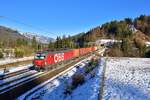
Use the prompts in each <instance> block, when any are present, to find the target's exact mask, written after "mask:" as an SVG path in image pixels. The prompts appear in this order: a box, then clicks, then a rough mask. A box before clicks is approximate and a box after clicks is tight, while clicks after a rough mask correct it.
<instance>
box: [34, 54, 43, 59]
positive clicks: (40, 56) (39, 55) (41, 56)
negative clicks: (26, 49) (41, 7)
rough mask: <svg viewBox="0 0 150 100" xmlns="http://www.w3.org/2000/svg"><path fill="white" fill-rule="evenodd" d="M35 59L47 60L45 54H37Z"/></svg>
mask: <svg viewBox="0 0 150 100" xmlns="http://www.w3.org/2000/svg"><path fill="white" fill-rule="evenodd" d="M34 59H40V60H43V59H45V54H42V53H37V54H36V55H35V57H34Z"/></svg>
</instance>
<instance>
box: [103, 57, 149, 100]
mask: <svg viewBox="0 0 150 100" xmlns="http://www.w3.org/2000/svg"><path fill="white" fill-rule="evenodd" d="M105 77H106V79H105V87H104V95H103V98H104V100H150V59H146V58H109V59H108V61H107V67H106V73H105Z"/></svg>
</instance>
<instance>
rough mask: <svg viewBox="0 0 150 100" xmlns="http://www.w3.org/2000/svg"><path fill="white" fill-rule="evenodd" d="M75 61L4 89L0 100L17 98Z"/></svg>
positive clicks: (0, 94)
mask: <svg viewBox="0 0 150 100" xmlns="http://www.w3.org/2000/svg"><path fill="white" fill-rule="evenodd" d="M89 56H91V54H90V55H86V56H84V57H82V58H78V60H83V59H85V58H87V57H89ZM76 60H77V59H76ZM76 60H75V61H76ZM75 61H72V62H71V63H69V64H67V65H65V66H63V67H59V68H56V69H53V70H51V71H48V72H44V74H41V75H39V76H36V77H35V78H32V79H28V81H25V80H24V81H22V82H21V83H18V84H16V85H12V87H9V88H6V89H5V90H3V91H2V92H0V99H1V100H4V99H5V100H14V99H16V98H17V97H18V96H20V95H21V94H23V93H25V92H27V91H29V90H30V89H32V88H33V87H35V86H37V85H39V84H41V83H42V82H44V81H46V80H48V79H50V78H52V77H54V76H56V75H57V74H59V73H61V72H63V71H64V70H66V69H68V68H69V67H70V66H73V65H74V64H76V63H77V62H75Z"/></svg>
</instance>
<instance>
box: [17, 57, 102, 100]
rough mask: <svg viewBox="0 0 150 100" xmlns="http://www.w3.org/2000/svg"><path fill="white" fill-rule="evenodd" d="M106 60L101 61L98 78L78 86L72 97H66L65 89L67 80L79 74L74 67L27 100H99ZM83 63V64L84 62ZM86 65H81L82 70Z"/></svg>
mask: <svg viewBox="0 0 150 100" xmlns="http://www.w3.org/2000/svg"><path fill="white" fill-rule="evenodd" d="M103 62H104V59H101V64H100V65H99V66H98V67H96V69H95V70H96V76H95V77H94V78H91V79H89V80H87V81H86V82H85V83H84V84H83V85H81V86H78V87H77V88H76V89H75V90H73V92H72V94H71V95H64V88H65V82H66V80H68V81H69V79H70V78H71V76H72V75H74V74H75V73H76V72H77V68H76V67H74V68H72V69H71V70H69V71H68V72H66V73H65V74H63V75H60V76H58V77H56V78H54V79H53V80H51V79H50V81H49V82H47V84H46V85H45V86H44V87H42V88H41V89H39V90H36V89H35V88H36V87H35V88H34V89H35V90H36V92H34V93H33V94H32V95H30V96H29V97H28V98H26V99H27V100H32V99H40V100H41V99H42V100H97V99H98V93H99V88H100V75H101V72H102V70H103ZM82 63H83V62H82ZM84 63H85V62H84ZM82 65H83V66H84V65H85V64H81V67H80V68H82V67H83V66H82ZM32 90H33V89H32ZM32 90H31V91H32ZM28 93H29V91H28V92H27V93H25V94H23V95H22V96H20V97H19V98H18V100H22V99H23V98H24V97H25V95H28Z"/></svg>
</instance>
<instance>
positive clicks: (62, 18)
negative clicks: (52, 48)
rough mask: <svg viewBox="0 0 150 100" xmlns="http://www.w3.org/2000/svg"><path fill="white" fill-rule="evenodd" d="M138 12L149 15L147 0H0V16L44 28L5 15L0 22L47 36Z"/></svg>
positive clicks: (86, 29)
mask: <svg viewBox="0 0 150 100" xmlns="http://www.w3.org/2000/svg"><path fill="white" fill-rule="evenodd" d="M141 14H145V15H150V1H149V0H0V16H6V17H9V18H12V19H15V20H17V21H19V22H23V23H27V24H30V25H32V26H34V27H38V28H42V29H44V31H43V30H39V29H34V28H30V27H27V26H25V25H22V24H19V23H15V22H12V21H10V20H7V19H5V18H0V25H5V26H8V27H11V28H14V29H17V30H20V31H24V32H34V33H39V34H43V35H47V36H50V37H56V35H57V36H62V35H63V34H65V35H74V34H77V33H80V32H86V31H88V30H90V29H91V28H94V27H96V26H99V25H101V24H103V23H105V22H107V21H111V20H121V19H124V18H126V17H131V18H135V17H137V16H139V15H141ZM47 31H48V32H47ZM49 32H51V33H55V34H56V35H52V34H50V33H49Z"/></svg>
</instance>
